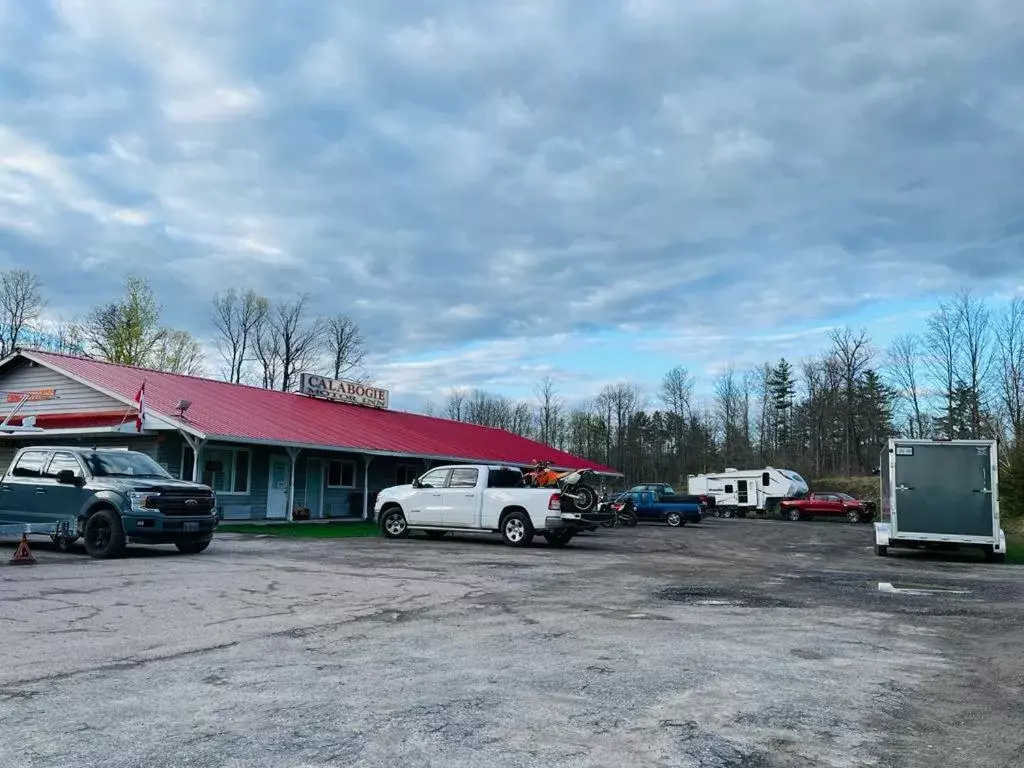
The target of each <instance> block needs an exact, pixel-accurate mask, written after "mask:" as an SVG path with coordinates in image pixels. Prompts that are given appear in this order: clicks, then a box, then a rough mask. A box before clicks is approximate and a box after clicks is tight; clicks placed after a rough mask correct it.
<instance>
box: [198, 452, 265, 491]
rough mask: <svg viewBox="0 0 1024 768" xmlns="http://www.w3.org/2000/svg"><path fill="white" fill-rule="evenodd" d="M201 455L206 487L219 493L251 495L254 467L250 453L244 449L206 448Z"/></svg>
mask: <svg viewBox="0 0 1024 768" xmlns="http://www.w3.org/2000/svg"><path fill="white" fill-rule="evenodd" d="M199 455H200V457H201V459H202V463H203V482H204V483H205V484H206V485H208V486H210V487H211V488H213V490H214V491H216V492H217V493H242V494H245V493H249V475H250V474H251V473H250V469H251V466H252V455H251V454H250V453H249V451H247V450H246V449H244V448H204V449H203V450H202V451H200V454H199ZM189 470H190V471H191V467H189Z"/></svg>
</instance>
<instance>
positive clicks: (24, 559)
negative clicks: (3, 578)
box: [9, 533, 36, 565]
mask: <svg viewBox="0 0 1024 768" xmlns="http://www.w3.org/2000/svg"><path fill="white" fill-rule="evenodd" d="M35 563H36V557H35V555H33V554H32V550H31V549H29V548H28V536H27V535H26V534H24V533H23V534H21V542H20V543H19V544H18V548H17V549H16V550H15V551H14V557H12V558H11V559H10V562H9V564H10V565H35Z"/></svg>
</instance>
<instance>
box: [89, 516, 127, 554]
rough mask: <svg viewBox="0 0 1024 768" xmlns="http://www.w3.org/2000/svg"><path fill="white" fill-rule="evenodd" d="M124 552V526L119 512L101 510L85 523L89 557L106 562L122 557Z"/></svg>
mask: <svg viewBox="0 0 1024 768" xmlns="http://www.w3.org/2000/svg"><path fill="white" fill-rule="evenodd" d="M124 550H125V541H124V526H122V525H121V516H120V515H119V514H117V512H115V511H114V510H112V509H101V510H99V511H98V512H94V513H93V514H92V515H91V516H90V517H89V519H88V520H86V521H85V551H86V552H88V553H89V557H94V558H96V559H97V560H105V559H108V558H112V557H120V556H121V555H123V554H124Z"/></svg>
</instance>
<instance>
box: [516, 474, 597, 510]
mask: <svg viewBox="0 0 1024 768" xmlns="http://www.w3.org/2000/svg"><path fill="white" fill-rule="evenodd" d="M596 476H597V473H596V472H595V471H594V470H592V469H575V470H572V471H569V472H557V471H555V470H553V469H551V462H550V461H537V462H535V463H534V466H533V469H531V470H530V471H529V472H526V473H524V475H523V478H524V479H525V480H526V484H527V486H529V487H531V488H557V489H558V492H559V493H561V494H562V498H563V499H565V500H566V501H568V502H569V505H570V506H571V507H572V509H573V510H574V511H576V512H580V513H584V512H590V511H592V510H594V509H597V502H598V499H597V491H595V490H594V488H593V486H591V485H589V484H588V483H587V482H584V481H586V480H590V479H591V478H592V477H593V478H596Z"/></svg>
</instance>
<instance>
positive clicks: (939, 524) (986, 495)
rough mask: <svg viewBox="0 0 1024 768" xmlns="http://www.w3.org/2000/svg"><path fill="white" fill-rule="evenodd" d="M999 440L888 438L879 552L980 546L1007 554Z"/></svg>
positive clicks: (998, 556)
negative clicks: (1001, 508) (1002, 520)
mask: <svg viewBox="0 0 1024 768" xmlns="http://www.w3.org/2000/svg"><path fill="white" fill-rule="evenodd" d="M997 454H998V443H996V441H995V440H902V439H895V438H894V439H890V440H889V441H888V444H887V445H886V447H885V448H884V449H883V450H882V454H881V462H880V465H881V490H882V515H881V520H882V521H881V522H879V523H875V554H877V555H882V556H884V555H886V554H887V553H888V551H889V549H890V548H891V547H913V548H922V547H948V546H956V547H957V548H960V547H976V548H979V549H981V550H982V552H984V554H985V558H986V559H987V560H990V561H997V562H1002V561H1003V560H1004V559H1005V557H1006V536H1005V534H1004V533H1003V531H1002V529H1001V528H1000V527H999V457H998V455H997Z"/></svg>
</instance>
